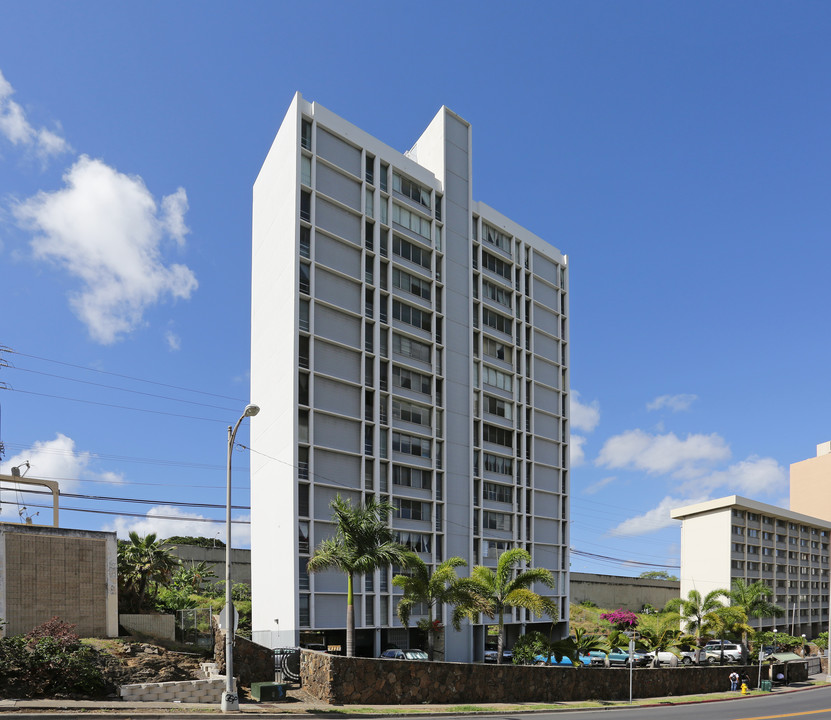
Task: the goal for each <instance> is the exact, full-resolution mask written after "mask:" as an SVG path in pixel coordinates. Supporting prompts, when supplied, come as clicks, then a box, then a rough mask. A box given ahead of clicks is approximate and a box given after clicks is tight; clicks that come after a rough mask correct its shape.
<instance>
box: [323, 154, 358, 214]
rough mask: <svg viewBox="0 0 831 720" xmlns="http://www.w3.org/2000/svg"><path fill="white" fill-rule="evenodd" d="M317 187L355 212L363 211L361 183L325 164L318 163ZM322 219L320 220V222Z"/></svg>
mask: <svg viewBox="0 0 831 720" xmlns="http://www.w3.org/2000/svg"><path fill="white" fill-rule="evenodd" d="M316 168H317V175H316V178H315V180H316V182H315V187H316V188H317V190H318V191H319V192H322V193H323V194H324V195H328V196H329V197H331V198H335V199H336V200H337V201H338V202H341V203H343V204H344V205H348V206H349V207H351V208H352V209H353V210H357V211H358V212H360V211H361V183H359V182H358V181H357V180H355V179H354V178H351V177H349V176H348V175H344V174H343V173H339V172H338V171H337V170H333V169H332V168H330V167H329V166H328V165H325V164H324V163H318V164H317V166H316ZM319 221H320V218H318V222H319Z"/></svg>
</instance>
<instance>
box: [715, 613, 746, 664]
mask: <svg viewBox="0 0 831 720" xmlns="http://www.w3.org/2000/svg"><path fill="white" fill-rule="evenodd" d="M703 631H704V632H705V633H707V634H709V635H712V636H713V637H717V638H726V637H738V636H740V635H741V636H745V633H747V632H753V628H752V627H750V626H749V625H748V624H747V614H746V613H745V611H744V610H743V609H742V608H740V607H738V606H730V605H728V606H727V607H725V606H723V605H722V606H721V607H720V608H717V609H716V610H713V611H712V612H710V613H708V614H707V615H706V616H705V618H704V628H703ZM719 662H720V663H721V664H722V665H723V664H724V643H722V644H721V654H720V657H719Z"/></svg>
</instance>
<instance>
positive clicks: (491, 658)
mask: <svg viewBox="0 0 831 720" xmlns="http://www.w3.org/2000/svg"><path fill="white" fill-rule="evenodd" d="M498 657H499V651H498V650H485V657H484V660H485V662H486V663H495V662H496V660H497V658H498ZM513 661H514V651H513V650H503V651H502V662H503V663H505V664H508V665H510V664H511V663H512V662H513Z"/></svg>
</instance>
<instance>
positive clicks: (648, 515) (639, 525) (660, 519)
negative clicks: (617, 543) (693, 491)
mask: <svg viewBox="0 0 831 720" xmlns="http://www.w3.org/2000/svg"><path fill="white" fill-rule="evenodd" d="M706 499H707V497H706V496H702V497H697V498H690V499H686V500H680V499H678V498H674V497H665V498H664V499H663V500H661V502H660V504H659V505H658V507H655V508H652V510H648V511H647V512H645V513H644V514H643V515H637V516H636V517H633V518H629V519H628V520H624V521H623V522H622V523H620V524H619V525H617V526H616V527H614V528H612V529H611V530H609V533H608V534H609V535H612V536H615V537H632V536H634V535H646V534H647V533H651V532H657V531H658V530H663V529H664V528H667V527H670V526H672V525H680V520H673V519H672V518H671V517H670V516H669V511H670V510H672V509H673V508H677V507H683V506H684V505H691V504H694V503H699V502H704V500H706Z"/></svg>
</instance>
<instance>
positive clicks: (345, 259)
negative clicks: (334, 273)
mask: <svg viewBox="0 0 831 720" xmlns="http://www.w3.org/2000/svg"><path fill="white" fill-rule="evenodd" d="M315 261H316V262H319V263H320V264H322V265H328V266H329V267H330V268H334V269H335V270H338V271H339V272H341V273H343V274H344V275H349V276H351V277H354V278H358V277H360V276H361V272H362V270H361V251H360V250H359V249H358V248H356V247H354V246H353V245H349V244H347V243H344V242H342V241H341V240H337V239H335V238H333V237H330V236H328V235H325V234H323V233H320V232H318V233H316V236H315Z"/></svg>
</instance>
